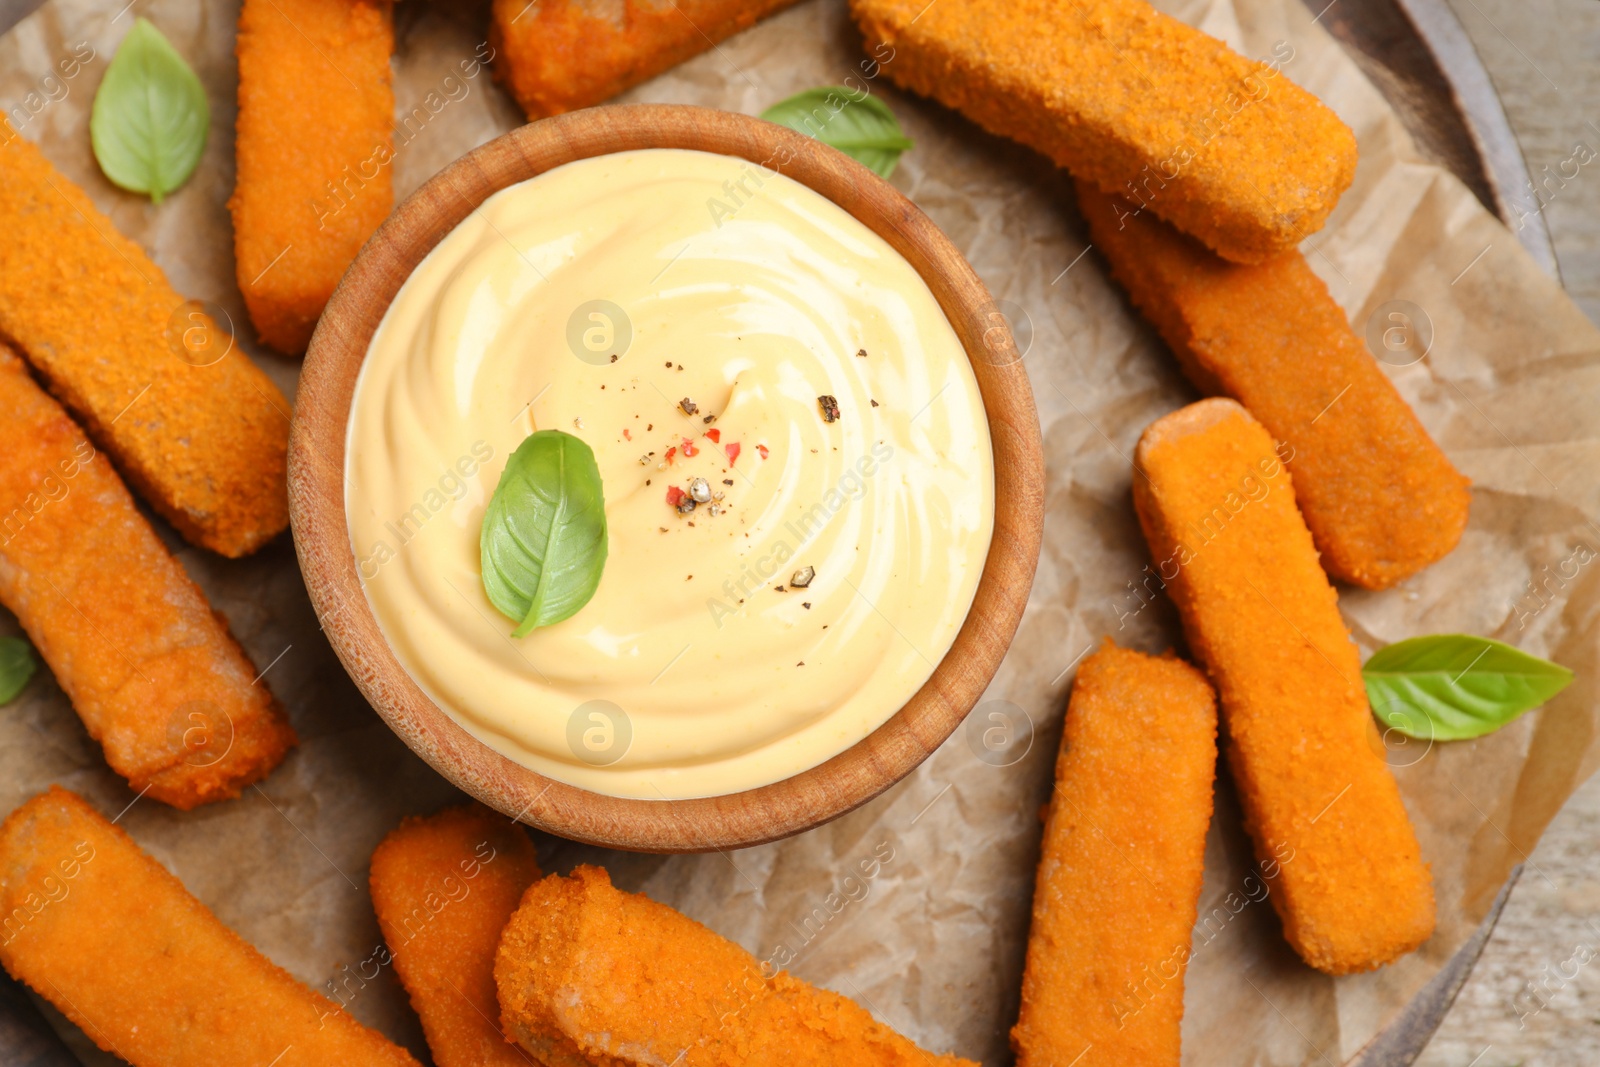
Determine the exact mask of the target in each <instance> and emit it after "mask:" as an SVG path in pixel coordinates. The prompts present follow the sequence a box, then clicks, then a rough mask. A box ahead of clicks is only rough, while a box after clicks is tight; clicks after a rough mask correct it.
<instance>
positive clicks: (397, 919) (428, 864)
mask: <svg viewBox="0 0 1600 1067" xmlns="http://www.w3.org/2000/svg"><path fill="white" fill-rule="evenodd" d="M538 877H539V860H538V857H537V856H536V855H535V854H534V849H533V842H532V841H530V840H529V839H528V835H527V834H526V833H525V832H524V831H523V829H522V827H520V826H518V825H517V824H516V823H513V822H512V821H511V820H510V819H507V818H506V817H505V816H504V815H500V814H498V813H496V812H493V811H490V810H489V809H488V808H486V807H484V806H483V805H481V804H465V805H462V806H460V807H455V808H447V809H445V810H444V811H441V812H439V813H438V814H437V815H430V816H428V817H427V818H419V817H412V818H408V819H406V820H405V821H404V822H402V823H401V824H400V826H399V827H398V828H397V829H395V830H393V831H391V832H390V834H389V836H388V837H385V838H384V839H383V842H382V843H381V844H380V845H378V847H377V849H376V850H375V851H374V852H373V853H372V874H371V878H370V884H371V886H372V906H373V908H374V909H375V910H376V911H377V913H378V926H379V927H380V928H381V929H382V930H383V939H384V941H386V942H387V943H388V945H389V951H390V953H391V954H392V955H393V957H394V969H395V973H396V974H398V975H399V976H400V982H401V984H402V985H404V986H405V987H406V993H407V994H409V995H410V997H411V1006H412V1007H413V1008H415V1009H416V1012H417V1015H418V1016H419V1017H421V1019H422V1032H423V1033H424V1034H425V1035H427V1038H428V1048H429V1049H430V1050H432V1052H433V1061H434V1063H436V1064H437V1065H438V1067H499V1065H504V1067H522V1065H526V1064H528V1063H530V1062H532V1061H531V1060H530V1059H529V1057H528V1054H527V1053H526V1052H524V1051H522V1050H521V1049H519V1048H518V1047H517V1046H516V1045H514V1044H512V1043H511V1042H510V1041H509V1039H507V1038H506V1037H505V1036H503V1035H502V1034H501V1033H500V1027H499V1019H500V1006H499V1001H498V1000H497V999H496V993H495V988H494V952H495V948H496V947H497V946H498V945H499V944H500V933H501V931H502V930H504V929H505V926H506V923H507V922H508V921H509V920H510V918H511V913H512V912H514V911H516V909H517V904H518V902H520V901H521V900H522V894H523V892H525V891H526V890H527V888H528V886H530V885H532V884H533V883H534V881H535V880H536V879H537V878H538Z"/></svg>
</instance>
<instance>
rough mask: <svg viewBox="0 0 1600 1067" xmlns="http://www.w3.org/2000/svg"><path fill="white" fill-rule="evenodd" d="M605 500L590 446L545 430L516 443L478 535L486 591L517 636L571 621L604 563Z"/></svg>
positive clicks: (592, 590)
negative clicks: (512, 626) (553, 624)
mask: <svg viewBox="0 0 1600 1067" xmlns="http://www.w3.org/2000/svg"><path fill="white" fill-rule="evenodd" d="M606 547H607V543H606V501H605V489H604V487H603V486H602V485H601V484H600V468H599V467H597V466H596V465H595V461H594V452H593V450H591V449H590V448H589V446H588V445H586V444H584V443H583V442H582V441H580V440H579V439H578V438H576V437H574V436H572V435H571V434H569V433H562V432H561V431H560V430H540V431H538V432H537V433H534V434H530V435H529V436H528V438H527V440H525V441H523V442H522V444H520V445H518V446H517V450H516V451H515V452H513V453H511V458H510V460H508V461H507V462H506V469H505V470H504V471H502V472H501V473H500V484H499V485H496V486H495V489H494V495H493V496H492V497H490V498H489V507H488V509H487V510H486V511H485V512H484V514H483V531H482V533H480V534H479V535H478V549H479V552H480V554H481V557H482V567H483V591H484V592H485V593H487V594H488V595H489V601H490V603H492V604H493V605H494V606H495V607H496V608H498V609H499V610H500V611H501V612H502V613H504V614H505V615H507V616H508V617H510V618H511V619H514V620H516V621H517V622H518V623H519V625H518V626H517V628H516V629H515V630H514V631H512V635H511V636H513V637H523V636H526V635H527V633H528V632H529V631H530V630H532V629H533V628H534V627H536V626H549V625H550V624H551V623H556V622H560V621H561V620H562V619H565V618H569V617H571V616H572V615H573V614H575V613H576V612H577V610H578V609H579V608H581V607H583V606H584V605H585V604H587V603H588V602H589V598H590V597H592V596H594V591H595V588H596V587H597V586H599V584H600V572H601V571H602V570H604V569H605V565H606Z"/></svg>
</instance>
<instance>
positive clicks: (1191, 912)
mask: <svg viewBox="0 0 1600 1067" xmlns="http://www.w3.org/2000/svg"><path fill="white" fill-rule="evenodd" d="M1216 763H1217V699H1216V695H1215V694H1214V693H1212V691H1211V686H1210V685H1208V684H1207V683H1206V680H1205V676H1204V675H1202V674H1201V673H1200V672H1199V671H1197V670H1195V669H1194V668H1193V667H1191V666H1189V665H1188V664H1187V663H1184V662H1183V661H1182V660H1179V659H1174V658H1171V657H1167V658H1162V659H1157V658H1155V657H1152V656H1145V655H1141V654H1140V653H1138V652H1130V651H1127V650H1125V649H1120V648H1117V647H1116V646H1115V645H1113V644H1111V642H1110V641H1109V640H1108V641H1107V642H1106V644H1105V645H1104V647H1102V648H1101V649H1100V651H1098V652H1096V653H1095V654H1094V655H1092V656H1090V657H1089V658H1088V659H1086V660H1084V661H1083V665H1082V666H1080V667H1079V668H1078V678H1077V681H1075V682H1074V683H1073V687H1072V700H1071V702H1070V703H1069V704H1068V706H1067V722H1066V730H1065V732H1064V733H1063V735H1062V738H1061V754H1060V756H1059V757H1058V758H1057V760H1056V786H1055V792H1054V793H1053V794H1052V795H1051V800H1050V815H1049V818H1048V820H1047V821H1046V823H1045V830H1044V842H1043V844H1042V846H1041V849H1040V857H1039V877H1038V884H1037V886H1036V887H1035V889H1034V895H1033V927H1032V929H1031V930H1030V932H1029V934H1028V963H1027V967H1026V969H1025V970H1024V971H1023V975H1022V1012H1021V1015H1020V1017H1019V1018H1018V1020H1017V1025H1016V1026H1015V1027H1014V1028H1013V1029H1012V1031H1011V1045H1012V1048H1014V1049H1015V1050H1016V1053H1017V1065H1018V1067H1063V1065H1065V1064H1078V1067H1102V1065H1103V1067H1123V1065H1126V1064H1139V1065H1140V1067H1162V1065H1166V1067H1178V1062H1179V1042H1178V1026H1179V1023H1180V1022H1181V1021H1182V1020H1183V976H1184V970H1185V968H1186V966H1187V964H1188V961H1189V945H1190V940H1191V937H1192V933H1193V928H1194V921H1195V913H1196V908H1197V905H1198V902H1199V899H1200V880H1201V876H1202V874H1203V872H1204V869H1205V851H1206V827H1207V825H1208V824H1209V823H1210V822H1211V787H1212V779H1213V777H1214V776H1215V772H1216Z"/></svg>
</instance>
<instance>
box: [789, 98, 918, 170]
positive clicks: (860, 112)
mask: <svg viewBox="0 0 1600 1067" xmlns="http://www.w3.org/2000/svg"><path fill="white" fill-rule="evenodd" d="M761 117H762V118H764V119H766V120H767V121H768V122H776V123H777V124H778V125H780V126H787V127H789V128H790V129H791V130H796V131H798V132H800V133H803V134H805V135H806V136H807V137H814V138H816V139H817V140H819V141H821V142H822V143H823V144H826V145H832V146H833V147H834V148H837V149H838V150H839V151H841V152H843V153H844V154H845V155H847V156H849V157H850V158H851V159H854V160H855V161H856V162H858V163H862V164H865V165H866V166H867V167H868V168H869V169H871V170H872V171H874V172H875V173H877V175H878V176H879V177H880V178H887V177H888V176H889V175H891V174H893V173H894V165H895V164H896V163H897V162H899V160H900V154H901V153H902V152H904V151H906V150H907V149H909V148H910V147H911V145H912V142H911V139H910V138H909V137H907V136H906V134H905V131H904V130H902V129H901V128H900V123H899V121H898V120H897V119H896V118H895V117H894V112H892V111H890V110H889V105H888V104H885V103H884V102H883V101H882V100H879V99H878V98H877V97H875V96H863V97H859V98H858V97H857V96H856V90H854V89H846V88H845V87H844V86H842V85H834V86H823V87H822V88H820V89H807V90H806V91H805V92H803V93H796V94H795V95H794V96H791V97H790V98H789V99H787V100H784V101H780V102H779V103H776V104H773V105H772V106H771V107H769V108H767V110H765V111H763V112H762V113H761Z"/></svg>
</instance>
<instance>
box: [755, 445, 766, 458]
mask: <svg viewBox="0 0 1600 1067" xmlns="http://www.w3.org/2000/svg"><path fill="white" fill-rule="evenodd" d="M756 451H757V452H759V453H761V458H762V459H766V458H767V446H766V445H756Z"/></svg>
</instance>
